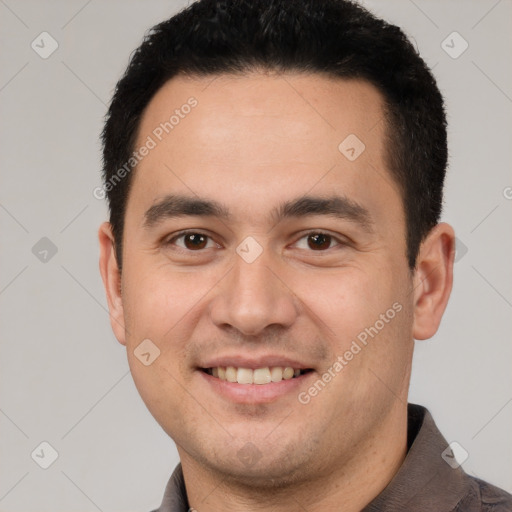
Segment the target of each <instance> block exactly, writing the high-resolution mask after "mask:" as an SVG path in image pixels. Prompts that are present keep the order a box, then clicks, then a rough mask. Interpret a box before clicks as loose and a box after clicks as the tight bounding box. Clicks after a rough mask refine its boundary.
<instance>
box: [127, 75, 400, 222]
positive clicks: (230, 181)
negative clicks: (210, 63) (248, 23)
mask: <svg viewBox="0 0 512 512" xmlns="http://www.w3.org/2000/svg"><path fill="white" fill-rule="evenodd" d="M191 105H192V106H191ZM384 130H385V124H384V112H383V101H382V96H381V94H380V93H379V91H378V90H377V89H376V88H375V87H374V86H373V85H371V84H370V83H368V82H365V81H361V80H342V79H333V78H328V77H325V76H322V75H317V74H279V75H278V74H269V73H266V74H264V73H253V74H246V75H219V76H208V77H201V78H197V77H186V76H178V77H175V78H173V79H171V80H169V81H168V82H167V83H166V84H165V85H164V86H163V87H162V88H161V89H160V90H159V91H158V92H157V93H156V95H155V96H154V97H153V98H152V100H151V102H150V103H149V105H148V107H147V108H146V111H145V112H144V115H143V116H142V119H141V123H140V127H139V132H138V138H137V142H136V147H137V148H139V147H142V146H143V145H145V144H147V142H148V141H149V140H151V141H152V143H151V145H152V146H153V148H152V149H151V150H150V151H149V152H148V154H147V156H145V157H144V158H143V159H142V160H141V161H140V163H139V164H138V166H137V169H136V172H135V175H134V177H133V183H132V189H135V190H136V193H137V194H138V197H139V198H140V199H143V200H144V201H145V202H146V203H147V202H148V201H149V202H156V201H157V200H158V198H159V197H161V196H162V195H165V194H167V193H170V192H173V191H175V190H176V189H180V190H181V191H183V192H188V193H189V194H195V195H199V196H202V197H208V196H212V194H213V195H214V196H215V197H217V198H218V199H220V200H221V202H224V203H227V202H233V203H234V202H237V201H238V202H239V203H240V201H244V203H245V204H244V209H245V212H249V211H251V209H253V213H255V214H256V213H258V214H259V213H262V210H263V208H265V207H266V205H268V203H269V202H274V203H276V202H282V199H283V196H290V197H292V196H294V195H295V196H296V195H300V194H304V193H306V192H308V191H310V190H312V189H315V190H314V191H315V192H317V193H319V194H322V193H324V192H328V191H330V189H332V188H333V187H334V188H337V189H338V192H340V193H341V194H343V195H346V196H349V197H354V196H355V197H357V196H361V195H363V196H366V198H367V199H368V200H370V201H371V200H372V197H371V196H372V195H373V196H374V197H373V199H375V200H378V196H379V195H380V196H382V194H385V193H388V195H392V196H394V199H395V200H396V199H397V191H396V187H394V185H393V183H392V179H391V177H390V175H389V173H388V171H387V170H386V166H385V161H384V160H385V158H384V150H385V147H384V140H385V137H384ZM359 153H360V155H359ZM354 155H355V156H356V158H354ZM358 155H359V156H358ZM248 200H249V201H248ZM377 202H378V201H377ZM380 202H382V200H381V201H380Z"/></svg>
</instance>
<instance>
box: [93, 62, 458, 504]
mask: <svg viewBox="0 0 512 512" xmlns="http://www.w3.org/2000/svg"><path fill="white" fill-rule="evenodd" d="M190 96H194V97H195V98H196V99H197V101H198V105H197V106H196V107H195V108H194V109H193V110H192V111H191V113H190V114H189V115H187V116H186V117H185V118H184V119H182V120H180V123H179V125H178V126H176V127H175V128H174V129H173V131H172V132H170V134H169V135H168V136H167V137H165V138H164V140H163V141H162V142H160V143H158V144H157V146H156V147H155V148H154V149H152V150H151V151H150V153H149V154H148V155H147V156H146V157H145V158H144V159H143V160H142V161H141V162H140V163H139V165H138V167H137V169H136V171H135V174H134V176H133V178H134V179H133V183H132V188H131V191H130V195H129V198H128V203H127V210H126V224H125V231H124V238H123V242H124V244H123V256H122V258H123V271H122V274H120V273H119V269H118V265H117V262H116V259H115V253H114V249H113V236H112V232H111V228H110V225H109V224H108V223H104V224H103V225H102V226H101V227H100V230H99V241H100V250H101V255H100V270H101V274H102V278H103V281H104V284H105V288H106V292H107V297H108V304H109V308H110V314H111V323H112V328H113V330H114V333H115V335H116V337H117V339H118V340H119V342H120V343H122V344H123V345H125V346H126V349H127V355H128V361H129V364H130V368H131V371H132V375H133V378H134V381H135V384H136V386H137V388H138V390H139V392H140V394H141V396H142V398H143V400H144V401H145V403H146V405H147V407H148V409H149V410H150V411H151V413H152V414H153V416H154V417H155V419H156V420H157V421H158V423H159V424H160V425H161V426H162V428H163V429H164V430H165V432H167V433H168V435H169V436H171V437H172V438H173V440H174V441H175V442H176V445H177V447H178V452H179V455H180V459H181V462H182V466H183V472H184V477H185V483H186V486H187V494H188V497H189V501H190V506H191V507H194V508H195V509H197V510H198V511H199V512H208V511H215V510H225V511H231V510H233V511H235V510H237V511H253V510H261V511H263V510H268V511H270V510H272V511H292V510H293V511H296V510H297V508H298V507H299V505H300V507H303V508H304V509H305V510H308V511H310V512H315V511H320V510H334V509H336V510H344V511H347V512H349V511H357V510H361V508H363V507H364V506H365V505H366V504H368V503H369V502H370V501H371V500H372V499H373V498H374V497H375V496H377V495H378V494H379V493H380V492H381V491H382V490H383V489H384V487H385V486H386V485H387V484H388V483H389V481H390V480H391V479H392V477H393V475H394V474H395V473H396V471H397V470H398V468H399V467H400V465H401V463H402V462H403V459H404V457H405V455H406V449H407V445H406V442H407V408H406V404H407V393H408V387H409V379H410V372H411V359H412V352H413V343H414V339H426V338H429V337H431V336H433V335H434V333H435V332H436V330H437V328H438V326H439V323H440V321H441V317H442V315H443V312H444V310H445V307H446V304H447V301H448V298H449V295H450V291H451V287H452V276H453V274H452V272H453V258H454V232H453V229H452V228H451V226H449V225H448V224H446V223H441V224H438V225H437V226H436V227H435V228H434V229H433V230H432V231H431V232H430V234H429V235H428V237H427V238H426V239H425V240H424V242H423V244H422V246H421V249H420V254H419V257H418V260H417V266H416V269H415V271H414V272H410V270H409V268H408V265H407V259H406V243H405V233H406V228H405V217H404V211H403V205H402V200H401V198H400V194H399V191H398V187H397V186H396V184H395V183H394V181H393V179H392V178H391V175H390V173H389V171H388V170H387V169H386V163H385V153H384V150H385V146H384V140H385V137H384V134H385V132H384V130H385V125H384V123H383V122H382V116H383V111H382V97H381V95H380V93H379V92H378V90H377V89H376V88H375V87H373V86H372V85H371V84H369V83H367V82H364V81H356V80H350V81H348V80H334V79H330V78H326V77H323V76H320V75H311V74H284V75H277V74H272V73H264V72H254V73H252V74H246V75H243V76H227V75H222V76H218V77H216V78H215V79H213V77H206V78H197V77H195V78H193V77H175V78H173V79H172V80H170V81H169V82H167V83H166V84H165V85H164V86H163V87H162V88H161V89H160V90H159V91H158V92H157V94H156V95H155V96H154V98H153V99H152V101H151V102H150V104H149V106H148V108H147V109H146V111H145V113H144V116H143V118H142V121H141V125H140V131H139V135H138V142H137V144H136V147H139V146H141V145H142V144H143V143H144V141H145V140H146V138H147V136H148V135H151V133H152V131H153V130H154V129H155V127H157V126H158V125H159V124H160V123H161V122H163V121H165V120H166V119H168V118H169V113H172V112H173V111H174V110H175V109H176V108H180V106H181V105H183V104H184V103H185V102H186V101H187V99H188V98H189V97H190ZM349 134H356V135H357V137H358V138H359V139H360V140H362V141H363V142H364V144H365V146H366V148H365V150H364V152H363V153H362V154H361V155H360V156H359V157H358V158H357V159H356V160H355V161H352V162H351V161H349V160H348V159H347V158H345V156H344V155H343V154H342V153H341V152H340V151H339V150H338V145H339V144H340V142H341V141H343V140H344V139H345V138H346V137H347V135H349ZM171 193H172V194H178V193H179V194H187V195H190V196H192V197H197V196H199V197H201V198H206V199H213V200H216V201H218V202H220V203H222V204H223V205H224V206H225V208H227V209H229V211H230V212H231V214H232V217H231V218H230V219H229V221H228V220H225V219H220V218H217V217H202V216H185V217H179V218H166V219H164V220H162V221H161V222H159V223H157V224H156V225H154V226H152V227H151V228H147V227H145V226H144V215H145V212H146V211H147V210H148V209H149V208H150V207H151V206H152V205H154V204H156V203H157V202H158V201H159V200H161V199H162V197H164V196H165V195H166V194H171ZM305 194H308V195H315V196H322V197H323V196H330V195H332V194H337V195H340V196H343V197H346V198H348V199H350V200H352V201H355V202H357V203H358V204H360V205H361V206H363V207H364V208H365V209H366V210H367V211H368V213H369V215H370V216H371V219H372V220H373V231H372V232H371V233H369V232H366V231H365V230H364V229H363V228H362V227H361V225H360V224H358V223H356V222H354V221H352V220H348V219H340V218H335V217H333V216H327V215H320V214H316V215H312V216H307V217H303V218H284V219H282V220H281V221H279V222H277V223H276V221H275V219H272V218H270V217H269V214H270V212H271V211H272V209H273V208H275V207H276V206H277V205H279V204H280V203H282V202H283V201H287V200H293V199H296V198H300V197H301V196H303V195H305ZM183 229H190V230H192V231H194V230H195V231H199V233H202V234H205V235H207V236H208V237H210V238H207V239H206V240H208V243H207V244H206V246H205V247H204V248H201V249H197V248H195V247H194V246H193V244H190V243H188V244H186V243H185V242H186V240H185V239H184V238H183V237H182V238H180V239H173V236H176V233H178V232H179V231H180V230H183ZM318 231H320V232H324V233H327V234H330V235H331V236H332V237H333V238H331V239H330V240H331V242H330V243H329V242H327V244H326V245H327V248H322V249H317V248H316V246H315V245H314V244H311V243H310V242H311V238H310V237H309V238H308V233H310V232H313V233H314V232H318ZM248 236H252V237H253V238H254V239H256V240H257V242H258V243H259V244H260V246H261V248H262V253H261V255H260V256H259V257H258V258H257V259H256V260H255V261H254V262H252V263H247V262H246V261H244V259H242V258H241V257H240V256H239V255H238V254H237V253H236V248H237V246H238V245H239V244H240V243H241V242H242V241H243V240H244V239H245V238H246V237H248ZM338 240H339V241H338ZM188 242H190V240H189V241H188ZM312 246H313V248H311V247H312ZM394 303H399V304H400V305H401V306H402V308H401V311H400V312H399V313H397V314H396V315H395V317H394V318H393V319H392V320H391V321H389V322H388V323H386V325H385V326H384V328H382V329H381V330H380V331H379V333H378V335H376V336H375V337H374V338H373V339H370V341H369V342H368V344H367V346H365V347H364V348H362V350H361V351H360V352H359V353H358V354H357V355H356V356H354V358H353V359H352V360H351V361H349V362H348V364H347V365H346V366H345V367H344V368H343V370H342V371H340V372H339V373H337V374H336V377H335V378H333V379H332V380H331V381H330V382H329V383H328V384H327V385H326V386H325V388H323V389H322V390H321V391H320V392H318V394H317V395H316V396H314V397H313V398H311V400H310V401H309V403H307V404H302V403H300V402H299V400H298V399H297V394H298V393H297V392H298V391H307V390H308V389H309V388H310V386H311V385H312V384H313V383H314V382H315V381H317V380H318V379H319V378H320V377H321V375H322V374H323V373H324V372H325V371H326V370H327V369H328V368H329V367H332V365H333V363H334V362H335V361H336V359H337V357H338V356H339V355H343V354H344V353H345V352H346V351H347V350H348V349H349V348H350V346H351V343H352V341H353V340H355V339H356V337H357V335H358V334H359V333H361V332H362V331H364V329H365V328H367V327H370V326H373V325H375V323H376V321H377V320H378V319H379V315H381V314H383V313H385V312H386V311H387V310H389V309H390V308H391V307H392V305H393V304H394ZM147 338H149V339H150V340H151V341H152V342H153V343H154V344H155V345H156V346H158V347H159V349H160V351H161V353H160V356H159V357H158V358H157V359H156V360H155V361H154V362H153V363H152V364H151V365H149V366H145V365H143V364H141V362H140V361H139V360H138V359H137V357H135V354H134V350H135V349H136V347H137V346H138V345H139V344H140V343H141V341H142V340H144V339H147ZM232 354H237V355H240V354H241V355H243V356H246V357H257V356H263V355H268V354H278V355H280V356H288V357H291V358H293V359H296V360H298V361H301V362H304V363H307V367H309V368H312V369H313V370H314V371H313V372H311V373H310V374H309V375H308V376H306V378H305V379H304V378H303V382H301V383H300V386H299V387H298V388H297V389H296V390H294V392H290V393H287V394H285V395H282V396H279V397H278V398H276V399H275V400H272V401H269V402H265V403H251V402H250V400H248V401H247V402H245V403H235V402H233V401H232V400H229V399H227V398H226V397H225V396H223V395H220V394H219V393H217V392H216V391H215V390H214V389H213V387H212V386H211V385H210V384H209V383H208V382H207V381H206V379H205V378H204V375H202V374H201V372H200V371H199V370H198V369H197V367H198V366H201V365H202V364H204V363H205V361H207V360H208V359H211V358H212V357H215V356H218V355H232ZM249 442H250V443H251V445H247V443H249ZM247 446H250V450H252V452H251V453H253V454H254V453H256V454H257V456H255V457H254V461H253V463H252V464H247V463H246V462H244V461H243V460H242V459H241V458H240V457H239V455H238V454H239V451H240V450H241V449H243V448H244V447H246V450H247ZM300 507H299V508H300ZM340 507H343V508H340Z"/></svg>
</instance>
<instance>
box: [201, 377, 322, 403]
mask: <svg viewBox="0 0 512 512" xmlns="http://www.w3.org/2000/svg"><path fill="white" fill-rule="evenodd" d="M198 372H199V373H200V374H201V375H202V377H203V379H204V380H205V382H206V383H207V384H208V385H210V386H211V387H212V389H213V391H214V392H215V393H217V394H219V395H221V396H223V397H224V398H227V399H228V400H230V401H231V402H235V403H240V404H242V403H246V404H260V403H266V402H272V401H274V400H277V399H278V398H281V397H283V396H285V395H289V394H293V393H295V394H296V395H298V392H299V388H301V387H303V386H304V383H305V381H306V379H309V378H310V377H311V376H312V375H313V373H314V372H312V371H311V372H308V373H305V374H303V375H300V376H299V377H294V378H293V379H286V380H284V379H283V380H281V381H280V382H269V383H268V384H238V382H229V381H227V380H221V379H219V378H217V377H213V376H212V375H209V374H208V373H205V372H203V371H201V370H198Z"/></svg>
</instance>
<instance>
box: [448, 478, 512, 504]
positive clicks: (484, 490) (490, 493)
mask: <svg viewBox="0 0 512 512" xmlns="http://www.w3.org/2000/svg"><path fill="white" fill-rule="evenodd" d="M466 476H467V478H468V479H470V480H471V487H470V491H469V493H468V494H467V495H466V496H465V497H464V498H463V499H462V500H461V501H460V502H459V504H458V505H457V507H456V508H455V510H454V512H465V511H471V512H473V511H475V512H476V511H478V512H512V495H511V494H509V493H508V492H507V491H504V490H503V489H500V488H499V487H496V486H495V485H492V484H490V483H488V482H485V481H484V480H480V479H479V478H475V477H473V476H469V475H466Z"/></svg>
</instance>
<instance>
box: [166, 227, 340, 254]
mask: <svg viewBox="0 0 512 512" xmlns="http://www.w3.org/2000/svg"><path fill="white" fill-rule="evenodd" d="M186 235H202V236H205V237H207V238H209V239H210V240H212V241H213V239H212V237H211V236H210V235H207V234H206V233H203V232H201V231H194V230H185V231H180V232H179V233H177V234H176V235H174V236H173V237H172V238H170V239H169V240H167V241H166V242H165V243H164V245H173V243H174V242H175V241H176V240H178V239H180V238H183V237H184V236H186ZM310 235H325V236H328V237H330V238H331V241H335V242H337V245H335V246H334V247H329V248H328V249H325V250H318V251H313V250H312V249H311V250H310V252H324V253H325V252H327V251H329V250H331V249H334V248H335V247H340V246H341V247H343V246H346V245H347V243H346V242H344V241H342V240H340V239H339V238H337V237H336V236H334V235H331V234H330V233H327V232H325V231H318V230H316V231H308V232H306V233H304V234H303V235H302V236H301V237H300V238H299V239H298V240H297V242H298V241H299V240H302V239H303V238H307V237H308V236H310ZM297 242H295V243H297ZM215 243H216V242H215ZM176 247H177V249H178V250H179V251H182V252H186V253H189V254H190V253H201V252H203V251H204V250H205V249H198V250H197V251H193V250H190V249H186V248H183V247H179V246H176Z"/></svg>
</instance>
